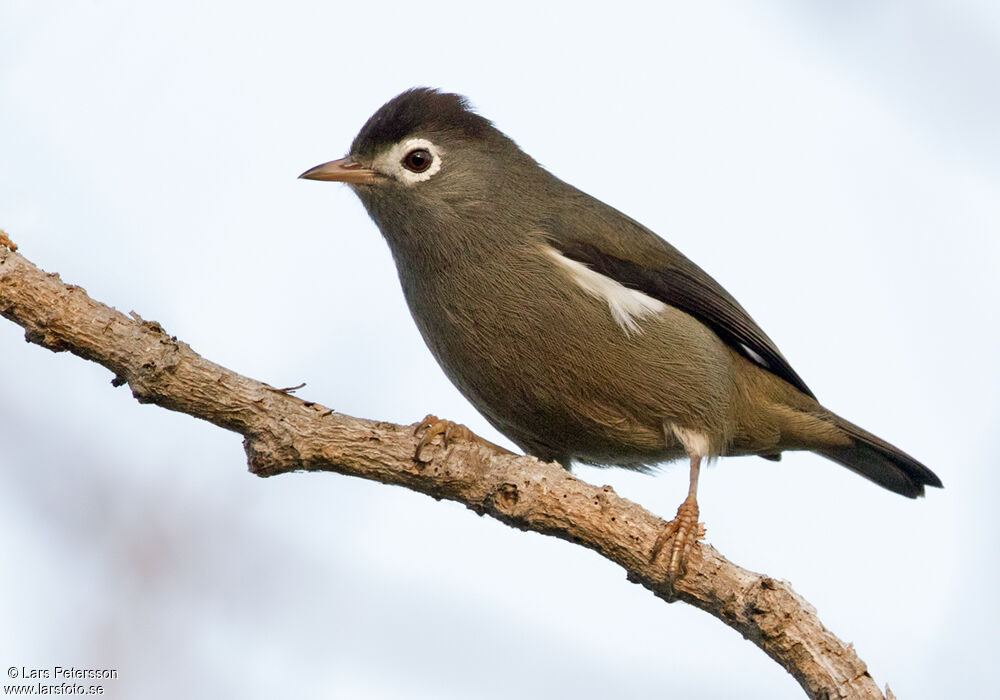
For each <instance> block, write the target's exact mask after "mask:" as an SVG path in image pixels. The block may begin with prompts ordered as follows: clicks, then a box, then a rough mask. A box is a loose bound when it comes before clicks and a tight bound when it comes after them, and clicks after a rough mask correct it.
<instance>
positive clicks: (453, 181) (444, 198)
mask: <svg viewBox="0 0 1000 700" xmlns="http://www.w3.org/2000/svg"><path fill="white" fill-rule="evenodd" d="M299 177H302V178H306V179H309V180H328V181H336V182H345V183H347V184H348V185H350V186H351V188H352V189H353V190H354V191H355V193H357V195H358V197H360V198H361V201H362V202H363V203H364V205H365V207H366V208H367V209H368V212H369V214H371V216H372V218H373V219H374V220H375V222H376V224H378V226H379V228H380V229H381V230H382V232H383V234H385V235H386V237H387V238H389V239H390V240H391V239H392V238H394V237H396V236H397V235H406V236H408V235H412V234H413V229H414V227H418V228H420V229H422V230H423V231H425V232H426V231H427V229H428V227H432V228H436V227H440V225H441V223H442V222H448V221H453V222H457V221H469V220H470V218H469V217H470V216H471V217H476V218H481V217H487V218H494V217H496V216H497V215H499V213H500V212H502V211H504V210H506V209H509V208H510V207H516V206H517V204H518V203H519V202H523V201H524V200H523V198H524V197H525V196H529V197H530V194H529V193H530V191H531V190H533V189H537V188H533V187H532V185H531V181H532V179H533V177H548V174H547V173H545V171H544V170H542V169H541V168H540V167H539V166H538V164H537V163H535V161H534V160H532V159H531V158H530V157H529V156H528V155H526V154H525V153H524V152H523V151H521V149H520V148H518V147H517V145H516V144H515V143H514V142H513V141H511V140H510V139H509V138H507V137H506V136H505V135H504V134H503V133H501V132H500V131H499V130H498V129H496V128H495V127H494V126H493V124H492V123H491V122H490V121H489V120H488V119H486V118H484V117H482V116H480V115H478V114H476V113H475V112H474V111H472V109H471V108H470V106H469V103H468V102H467V100H466V99H465V98H464V97H461V96H459V95H454V94H451V93H445V92H440V91H438V90H435V89H431V88H412V89H410V90H407V91H406V92H404V93H402V94H400V95H397V96H396V97H394V98H393V99H391V100H390V101H389V102H387V103H386V104H384V105H383V106H382V107H381V108H380V109H379V110H378V111H377V112H375V114H373V115H372V116H371V118H370V119H369V120H368V122H367V123H366V124H365V125H364V127H362V129H361V131H360V132H358V135H357V136H356V137H355V139H354V142H353V143H352V144H351V149H350V152H349V153H348V155H347V156H346V157H344V158H340V159H339V160H334V161H330V162H328V163H323V164H322V165H318V166H316V167H315V168H312V169H310V170H307V171H306V172H304V173H302V175H300V176H299ZM498 193H502V195H503V196H502V198H500V197H499V195H498Z"/></svg>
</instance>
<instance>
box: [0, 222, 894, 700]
mask: <svg viewBox="0 0 1000 700" xmlns="http://www.w3.org/2000/svg"><path fill="white" fill-rule="evenodd" d="M15 250H16V246H14V245H13V244H12V243H11V242H10V240H9V239H8V238H7V236H6V235H5V234H4V233H3V232H2V231H0V315H3V316H4V317H6V318H8V319H10V320H11V321H13V322H14V323H16V324H18V325H20V326H22V327H23V328H24V329H25V339H26V340H28V341H29V342H32V343H36V344H38V345H41V346H42V347H45V348H48V349H49V350H52V351H54V352H61V351H64V350H68V351H69V352H72V353H73V354H75V355H78V356H80V357H83V358H85V359H87V360H91V361H93V362H97V363H98V364H101V365H103V366H104V367H107V368H108V369H109V370H111V372H113V373H114V375H115V376H114V379H113V380H112V384H114V385H115V386H121V385H122V384H126V383H127V384H128V385H129V387H130V388H131V389H132V395H133V396H135V398H136V399H137V400H138V401H139V402H140V403H153V404H156V405H158V406H162V407H164V408H168V409H170V410H173V411H179V412H181V413H186V414H188V415H191V416H194V417H196V418H201V419H202V420H206V421H209V422H210V423H214V424H215V425H218V426H220V427H222V428H226V429H227V430H232V431H234V432H237V433H240V434H241V435H243V437H244V441H243V444H244V448H245V450H246V454H247V459H248V463H249V466H250V471H252V472H253V473H254V474H257V475H258V476H273V475H275V474H282V473H285V472H289V471H296V470H308V471H333V472H338V473H340V474H347V475H350V476H357V477H361V478H364V479H372V480H375V481H380V482H382V483H386V484H396V485H399V486H405V487H407V488H409V489H412V490H414V491H419V492H421V493H425V494H427V495H429V496H433V497H434V498H436V499H449V500H453V501H457V502H459V503H463V504H465V505H466V506H467V507H468V508H470V509H471V510H473V511H475V512H476V513H478V514H480V515H483V514H487V515H490V516H492V517H494V518H496V519H497V520H500V521H501V522H504V523H506V524H508V525H510V526H512V527H516V528H519V529H521V530H531V531H534V532H540V533H542V534H546V535H552V536H554V537H559V538H560V539H564V540H568V541H570V542H575V543H576V544H580V545H582V546H584V547H588V548H590V549H593V550H594V551H596V552H598V553H599V554H601V555H602V556H604V557H606V558H608V559H610V560H611V561H613V562H615V563H617V564H619V565H621V566H622V567H623V568H624V569H625V571H626V572H627V575H628V579H629V580H630V581H633V582H635V583H640V584H642V585H643V586H645V587H646V588H648V589H649V590H650V591H652V592H653V593H654V594H655V595H657V596H658V597H660V598H663V599H664V600H667V601H668V602H672V601H673V600H677V599H679V600H683V601H684V602H686V603H689V604H691V605H694V606H695V607H697V608H700V609H702V610H704V611H706V612H709V613H711V614H712V615H714V616H715V617H717V618H719V619H720V620H722V621H723V622H724V623H726V624H727V625H729V626H730V627H732V628H733V629H735V630H736V631H738V632H739V633H740V634H742V635H743V636H744V637H746V638H747V639H749V640H750V641H752V642H753V643H754V644H756V645H757V646H759V647H760V648H761V649H763V650H764V651H765V652H766V653H767V654H768V656H770V657H771V658H773V659H774V660H775V661H777V662H778V663H779V664H781V666H782V667H783V668H785V670H787V671H788V672H789V673H791V674H792V675H793V676H794V677H795V678H796V680H798V681H799V683H800V684H801V685H802V687H803V689H805V691H806V693H807V695H808V696H809V697H810V698H824V699H826V698H866V699H867V698H872V699H874V698H878V699H881V700H885V698H884V696H883V695H882V693H881V692H880V691H879V688H878V686H877V685H876V684H875V682H874V680H873V679H872V677H871V676H870V675H869V674H868V671H867V668H866V666H865V664H864V662H862V661H861V660H860V659H859V658H858V657H857V655H856V654H855V653H854V649H853V647H852V646H850V645H849V644H845V643H844V642H842V641H840V640H839V639H837V637H835V636H834V635H833V634H831V633H830V632H829V631H828V630H827V629H826V628H825V627H824V626H823V625H822V623H821V622H820V621H819V618H818V617H817V615H816V611H815V610H814V609H813V607H812V606H811V605H809V603H807V602H806V601H805V600H804V599H803V598H802V597H800V596H799V595H798V594H797V593H795V591H793V590H792V588H791V586H790V585H789V584H788V583H786V582H784V581H779V580H775V579H773V578H770V577H768V576H764V575H762V574H757V573H754V572H751V571H747V570H745V569H742V568H740V567H738V566H736V565H735V564H732V563H731V562H729V561H727V560H726V559H725V558H723V557H722V556H721V555H720V554H719V553H718V552H716V551H715V549H714V548H712V547H711V546H709V545H707V544H699V545H696V546H695V547H694V548H693V551H692V552H691V555H690V558H689V560H688V565H687V574H686V576H685V577H684V578H682V579H680V580H677V581H673V582H672V581H669V580H667V579H666V577H665V573H664V568H665V567H664V566H663V565H662V563H655V562H650V560H649V559H650V556H649V554H650V551H651V549H652V547H653V544H654V542H655V541H656V537H657V535H658V534H659V532H660V531H661V530H662V529H663V528H664V527H665V525H666V523H665V522H664V521H663V520H661V519H660V518H658V517H657V516H655V515H653V514H652V513H650V512H648V511H646V510H644V509H643V508H640V507H639V506H638V505H636V504H635V503H632V502H631V501H628V500H626V499H624V498H621V497H619V496H618V495H617V494H615V492H614V490H613V489H612V488H611V487H609V486H605V487H603V488H600V487H596V486H592V485H590V484H587V483H585V482H583V481H580V480H579V479H577V478H575V477H574V476H573V475H572V474H570V473H569V472H567V471H566V470H565V469H563V468H562V467H560V466H559V465H556V464H547V463H543V462H540V461H538V460H536V459H534V458H532V457H518V456H514V455H510V454H504V453H501V452H498V451H496V450H493V449H491V448H489V447H488V446H485V445H481V444H478V443H476V442H465V441H463V442H458V443H454V444H452V445H450V446H449V447H448V448H447V449H441V448H440V446H437V447H436V448H429V449H426V450H425V451H424V453H423V454H422V458H423V459H426V460H428V461H425V462H417V461H415V460H414V458H413V457H414V450H415V448H416V444H417V441H416V438H415V437H414V435H413V426H400V425H395V424H392V423H384V422H377V421H370V420H364V419H361V418H353V417H351V416H346V415H343V414H340V413H335V412H333V411H332V410H330V409H327V408H324V407H323V406H321V405H319V404H317V403H314V402H310V401H303V400H302V399H299V398H297V397H295V396H291V395H290V394H289V393H288V392H287V391H283V390H280V389H275V388H274V387H271V386H269V385H267V384H264V383H262V382H258V381H255V380H253V379H249V378H247V377H243V376H241V375H238V374H236V373H234V372H231V371H230V370H228V369H226V368H224V367H221V366H219V365H217V364H215V363H213V362H210V361H208V360H206V359H205V358H203V357H201V356H200V355H198V354H197V353H195V352H194V351H193V350H191V348H190V347H189V346H188V345H187V344H185V343H183V342H181V341H179V340H177V338H175V337H172V336H170V335H168V334H167V333H166V332H165V331H164V330H163V328H161V327H160V325H159V324H158V323H156V322H155V321H144V320H143V319H142V318H140V317H139V315H138V314H136V313H134V312H132V313H131V317H130V316H126V315H125V314H122V313H121V312H119V311H117V310H115V309H113V308H111V307H108V306H105V305H104V304H101V303H99V302H96V301H94V300H93V299H91V298H90V297H89V296H88V295H87V293H86V292H85V291H84V290H83V289H82V288H80V287H77V286H74V285H67V284H64V283H63V282H62V280H60V278H59V276H58V275H56V274H50V273H46V272H44V271H42V270H40V269H38V268H37V267H36V266H35V265H33V264H32V263H31V262H29V261H28V260H27V259H25V258H24V257H23V256H21V255H20V254H18V253H16V252H15ZM888 696H889V698H891V697H892V694H891V692H889V693H888Z"/></svg>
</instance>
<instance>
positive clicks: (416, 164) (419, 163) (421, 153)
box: [403, 148, 433, 173]
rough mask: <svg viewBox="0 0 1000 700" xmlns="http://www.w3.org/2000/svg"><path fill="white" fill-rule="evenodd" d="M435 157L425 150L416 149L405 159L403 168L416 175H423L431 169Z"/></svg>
mask: <svg viewBox="0 0 1000 700" xmlns="http://www.w3.org/2000/svg"><path fill="white" fill-rule="evenodd" d="M432 160H433V157H432V156H431V154H430V151H428V150H427V149H425V148H415V149H414V150H412V151H410V152H409V153H407V154H406V155H405V156H404V157H403V167H404V168H406V169H407V170H409V171H411V172H414V173H422V172H424V171H425V170H427V168H429V167H431V161H432Z"/></svg>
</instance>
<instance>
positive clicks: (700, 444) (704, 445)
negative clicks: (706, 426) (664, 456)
mask: <svg viewBox="0 0 1000 700" xmlns="http://www.w3.org/2000/svg"><path fill="white" fill-rule="evenodd" d="M667 427H668V428H670V431H671V432H672V433H673V434H674V435H676V436H677V439H678V440H680V441H681V444H682V445H684V451H685V452H687V453H688V456H689V457H708V456H710V455H709V452H711V450H710V445H709V442H708V436H707V435H705V434H704V433H699V432H697V431H695V430H688V429H687V428H680V427H678V426H676V425H674V424H673V423H667Z"/></svg>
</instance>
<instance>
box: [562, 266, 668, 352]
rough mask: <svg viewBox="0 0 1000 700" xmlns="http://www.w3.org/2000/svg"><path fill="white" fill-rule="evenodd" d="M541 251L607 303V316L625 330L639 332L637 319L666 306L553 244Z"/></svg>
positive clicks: (657, 311)
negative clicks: (609, 312) (564, 253)
mask: <svg viewBox="0 0 1000 700" xmlns="http://www.w3.org/2000/svg"><path fill="white" fill-rule="evenodd" d="M545 252H547V253H548V254H549V256H551V257H552V258H553V259H554V260H555V261H556V262H557V263H559V264H560V265H562V266H563V267H564V268H565V269H566V270H567V271H568V272H569V274H570V277H572V278H573V281H574V282H576V283H577V284H578V285H580V288H581V289H583V290H584V291H585V292H587V293H588V294H591V295H593V296H595V297H597V298H598V299H602V300H604V301H606V302H607V303H608V309H610V310H611V316H612V317H613V318H614V319H615V322H617V323H618V325H619V326H621V327H622V329H623V330H624V331H625V333H626V334H631V333H641V332H642V329H641V328H640V327H639V324H638V321H639V320H640V319H642V318H644V317H646V316H652V315H654V314H658V313H660V312H661V311H663V310H664V309H666V308H667V305H666V304H664V303H663V302H662V301H660V300H659V299H654V298H653V297H651V296H649V295H648V294H643V293H642V292H640V291H639V290H638V289H629V288H628V287H626V286H625V285H623V284H621V283H620V282H617V281H615V280H613V279H611V278H610V277H605V276H604V275H602V274H601V273H600V272H594V271H593V270H591V269H590V268H589V267H587V266H586V265H584V264H583V263H580V262H577V261H576V260H570V259H569V258H567V257H566V256H565V255H563V254H562V253H560V252H559V251H558V250H556V249H555V248H551V247H547V248H546V251H545Z"/></svg>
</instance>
